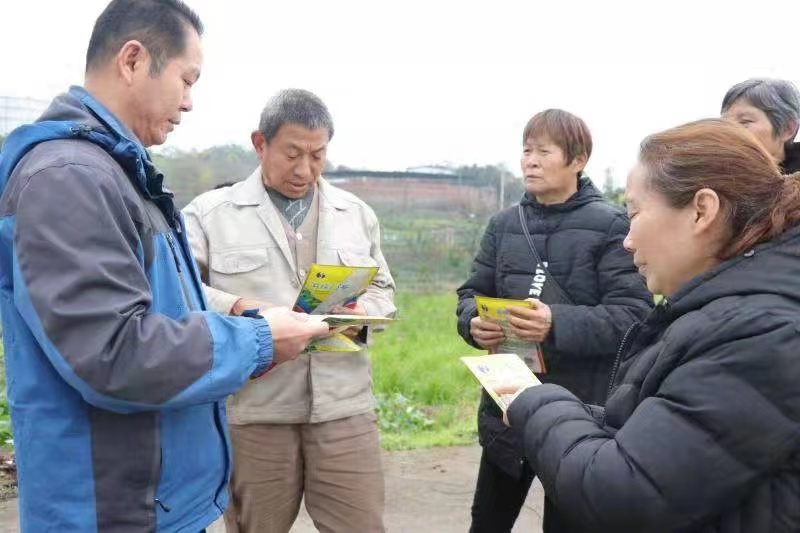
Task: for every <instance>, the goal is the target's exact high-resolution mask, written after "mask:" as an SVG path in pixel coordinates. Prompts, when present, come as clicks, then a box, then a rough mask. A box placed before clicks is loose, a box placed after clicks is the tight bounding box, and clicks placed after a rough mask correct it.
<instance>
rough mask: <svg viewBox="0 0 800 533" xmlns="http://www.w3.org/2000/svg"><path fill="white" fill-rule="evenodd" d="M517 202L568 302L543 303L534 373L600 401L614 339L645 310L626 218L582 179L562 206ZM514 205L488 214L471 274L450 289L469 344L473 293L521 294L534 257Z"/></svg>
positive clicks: (648, 302)
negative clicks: (626, 244) (543, 329)
mask: <svg viewBox="0 0 800 533" xmlns="http://www.w3.org/2000/svg"><path fill="white" fill-rule="evenodd" d="M521 203H522V205H523V207H524V209H525V217H526V219H527V222H528V230H529V231H530V233H531V236H532V237H533V241H534V244H535V246H536V249H537V251H538V252H539V254H540V255H541V256H542V260H543V261H546V262H547V263H548V270H549V271H550V273H551V274H552V275H553V277H554V278H555V279H556V280H557V281H558V283H559V285H561V287H562V288H563V289H564V290H565V291H566V292H567V294H568V295H569V296H570V298H571V299H572V301H573V302H574V303H575V305H565V304H553V305H551V306H550V307H551V310H552V313H553V325H552V329H551V331H550V334H549V335H548V337H547V339H546V340H545V342H544V343H543V346H542V347H543V351H544V357H545V363H546V366H547V369H548V372H547V374H543V375H541V376H540V378H541V379H542V381H545V382H553V383H558V384H560V385H563V386H565V387H567V388H568V389H569V390H571V391H572V392H574V393H575V394H576V395H578V397H579V398H582V399H584V400H585V401H587V402H592V403H602V401H603V400H604V399H605V396H606V392H607V388H608V377H609V372H610V370H611V365H612V363H613V361H614V356H615V355H616V351H617V347H618V346H619V343H620V340H622V336H623V335H624V333H625V331H626V330H627V329H628V327H629V326H630V325H631V324H632V323H633V322H635V321H637V320H640V319H642V318H644V317H645V316H646V314H647V313H648V312H649V310H650V308H651V307H652V296H651V295H650V293H649V292H648V291H647V288H646V287H645V283H644V279H643V278H642V276H641V275H640V274H639V273H638V272H637V271H636V268H635V267H634V265H633V258H632V256H631V254H629V253H628V252H626V251H625V250H624V249H623V247H622V240H623V239H624V238H625V235H626V234H627V232H628V218H627V216H626V215H625V213H624V212H623V211H622V209H620V208H618V207H616V206H613V205H611V204H609V203H607V202H605V201H604V200H603V197H602V196H601V195H600V192H599V191H598V190H597V189H596V188H595V187H594V186H593V185H592V182H591V181H590V180H589V178H587V177H582V178H581V180H580V182H579V188H578V192H576V193H575V194H574V195H573V196H572V197H570V198H569V199H568V200H567V201H566V202H564V203H562V204H556V205H542V204H539V203H538V202H537V201H536V200H535V199H534V198H531V197H529V196H528V195H527V194H526V195H525V196H524V197H523V199H522V202H521ZM517 209H518V208H517V206H516V205H515V206H512V207H510V208H508V209H506V210H504V211H501V212H499V213H497V214H496V215H494V216H493V217H492V218H491V220H490V221H489V225H488V226H487V228H486V232H485V234H484V236H483V240H482V241H481V246H480V250H479V252H478V254H477V256H476V257H475V261H474V262H473V264H472V273H471V275H470V277H469V279H468V280H467V281H466V282H465V283H464V284H463V285H462V286H461V287H460V288H459V289H458V299H459V300H458V310H457V313H458V332H459V334H460V335H461V336H462V337H463V338H464V340H466V341H467V342H468V343H470V344H472V345H473V346H476V347H477V345H476V344H475V343H474V341H473V340H472V337H471V336H470V334H469V323H470V320H471V319H472V318H473V317H475V316H476V315H477V310H476V307H475V300H474V299H473V296H475V295H476V294H477V295H484V296H495V297H498V298H517V299H525V298H528V297H529V296H528V291H529V289H530V286H531V282H532V280H533V275H534V268H535V266H536V261H535V259H534V258H533V254H532V253H531V250H530V248H529V246H528V243H527V242H526V239H525V235H524V234H523V233H522V228H521V227H520V222H519V216H518V211H517ZM544 303H546V304H550V302H547V301H545V302H544Z"/></svg>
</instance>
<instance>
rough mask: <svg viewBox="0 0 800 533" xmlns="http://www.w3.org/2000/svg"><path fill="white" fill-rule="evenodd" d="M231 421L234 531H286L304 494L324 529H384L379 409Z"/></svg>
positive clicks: (229, 518) (362, 532)
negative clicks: (290, 420) (318, 418)
mask: <svg viewBox="0 0 800 533" xmlns="http://www.w3.org/2000/svg"><path fill="white" fill-rule="evenodd" d="M230 429H231V440H232V442H233V476H232V478H231V503H230V506H229V507H228V510H227V511H226V512H225V528H226V530H227V532H228V533H287V532H288V531H289V530H290V529H291V527H292V524H293V523H294V521H295V519H296V518H297V513H298V512H299V510H300V501H301V499H302V498H303V496H305V504H306V509H307V510H308V514H309V515H310V516H311V519H312V520H313V521H314V525H315V526H316V527H317V529H318V530H319V531H320V532H322V533H348V532H356V533H372V532H377V533H383V531H384V527H383V507H384V484H383V468H382V465H381V450H380V443H379V439H378V425H377V421H376V417H375V414H374V413H367V414H363V415H357V416H353V417H349V418H343V419H341V420H333V421H330V422H321V423H317V424H249V425H242V426H233V425H232V426H231V428H230Z"/></svg>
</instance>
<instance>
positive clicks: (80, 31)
mask: <svg viewBox="0 0 800 533" xmlns="http://www.w3.org/2000/svg"><path fill="white" fill-rule="evenodd" d="M187 3H188V4H189V5H190V6H192V7H193V8H194V9H195V10H196V11H197V12H198V13H199V14H200V16H201V18H202V19H203V21H204V23H205V26H206V34H205V38H204V50H205V64H204V67H203V73H202V77H201V80H200V82H199V83H198V84H197V86H196V89H195V93H194V97H195V98H194V101H195V110H194V111H193V112H192V113H189V114H188V115H186V116H185V117H184V120H183V122H182V124H181V126H180V127H179V129H178V130H177V131H176V132H174V133H173V134H172V136H171V137H170V139H169V141H168V143H167V145H166V146H175V147H179V148H197V149H202V148H206V147H208V146H211V145H215V144H225V143H237V144H242V145H248V146H249V133H250V131H251V130H252V129H254V128H255V127H256V126H257V123H258V115H259V113H260V111H261V108H262V107H263V105H264V103H265V102H266V101H267V99H268V98H269V97H270V96H271V95H272V94H273V93H274V92H275V91H277V90H279V89H281V88H285V87H302V88H306V89H309V90H311V91H314V92H315V93H317V94H318V95H319V96H320V97H321V98H322V99H323V100H324V101H325V102H326V103H327V104H328V106H329V108H330V110H331V112H332V114H333V118H334V123H335V126H336V135H335V137H334V139H333V141H332V143H331V145H330V149H329V158H330V160H331V161H332V162H334V163H335V164H345V165H348V166H350V167H357V168H367V169H376V170H394V169H404V168H406V167H410V166H419V165H427V164H438V163H450V164H456V165H457V164H472V163H475V164H488V163H504V164H506V165H507V166H508V167H509V168H510V169H511V170H512V171H513V172H514V173H515V174H517V175H519V173H520V171H519V165H518V160H519V159H518V158H519V153H520V150H521V133H522V129H523V127H524V125H525V123H526V121H527V120H528V118H530V116H531V115H533V114H534V113H536V112H537V111H540V110H542V109H545V108H548V107H560V108H563V109H566V110H568V111H571V112H573V113H575V114H577V115H579V116H581V117H582V118H583V119H584V120H586V122H587V123H588V125H589V128H590V129H591V130H592V134H593V137H594V142H595V149H594V153H593V155H592V158H591V160H590V162H589V167H588V170H589V172H590V174H591V175H592V176H593V177H594V178H595V180H596V181H597V182H598V183H602V176H603V172H604V169H605V168H607V167H612V168H613V169H614V170H615V174H616V175H617V176H618V178H619V179H620V180H622V179H623V178H624V175H625V174H626V173H627V171H628V170H629V167H630V165H631V164H632V163H633V161H634V159H635V156H636V149H637V146H638V143H639V141H640V140H641V139H642V137H643V136H645V135H647V134H649V133H653V132H655V131H658V130H660V129H664V128H667V127H670V126H673V125H677V124H679V123H681V122H686V121H688V120H692V119H696V118H701V117H706V116H716V115H717V114H718V112H719V104H720V101H721V99H722V96H723V95H724V93H725V91H726V90H727V89H728V87H729V86H730V85H732V84H733V83H736V82H738V81H741V80H743V79H745V78H748V77H752V76H771V77H783V78H787V79H790V80H792V81H794V82H795V83H799V82H800V53H798V42H799V39H798V34H797V31H798V30H797V26H798V22H800V1H798V0H780V1H778V0H761V1H759V2H746V3H743V2H742V3H739V2H735V1H733V2H732V1H730V0H728V1H716V0H693V1H683V0H678V1H648V0H640V1H639V2H636V3H634V2H628V1H625V2H622V1H618V2H615V1H604V2H601V1H583V0H574V1H570V0H561V1H558V0H551V1H548V2H538V1H534V0H527V1H520V2H516V1H513V2H512V1H506V2H504V1H502V0H496V1H494V2H487V1H481V2H470V1H469V0H457V1H456V0H452V1H451V0H422V1H418V0H404V1H402V2H396V1H395V2H380V1H377V2H376V1H370V2H366V1H365V2H355V1H349V0H336V1H331V0H326V1H317V0H306V1H303V2H298V1H283V2H274V1H249V0H247V1H246V0H226V1H219V0H189V1H188V2H187ZM3 4H4V5H3V8H2V18H0V66H2V69H0V72H1V73H2V74H0V95H10V96H29V97H35V98H41V99H48V100H49V99H50V98H52V97H53V96H54V95H56V94H57V93H59V92H61V91H63V90H64V89H65V88H67V87H68V86H69V85H70V84H76V83H77V84H80V83H81V82H82V79H83V68H84V55H85V49H86V45H87V43H88V40H89V35H90V33H91V28H92V26H93V24H94V21H95V19H96V18H97V16H98V15H99V13H100V12H101V11H102V9H103V7H104V6H105V5H106V1H105V0H80V1H77V2H64V1H62V0H26V1H24V2H22V1H13V2H12V1H6V2H4V3H3Z"/></svg>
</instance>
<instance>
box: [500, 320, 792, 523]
mask: <svg viewBox="0 0 800 533" xmlns="http://www.w3.org/2000/svg"><path fill="white" fill-rule="evenodd" d="M723 328H724V329H725V330H727V331H726V336H725V337H724V338H722V340H719V339H720V338H721V337H720V336H718V334H717V333H714V334H711V333H710V332H711V331H715V332H716V331H718V330H720V329H723ZM797 328H798V324H797V323H794V322H790V321H788V320H783V321H782V322H776V320H774V317H763V316H762V317H758V316H748V317H746V319H742V320H739V321H737V320H735V319H733V320H730V321H728V323H724V324H719V323H716V322H715V323H713V324H712V323H709V324H708V325H707V327H705V328H704V329H703V332H704V337H711V336H715V337H716V339H717V341H716V342H713V343H712V342H708V341H706V340H704V339H702V338H700V337H698V338H695V339H693V340H692V341H691V344H688V346H689V348H688V353H685V354H684V353H680V354H677V352H676V354H677V355H678V357H677V359H675V360H677V361H680V364H678V366H676V367H675V368H674V369H673V370H672V371H671V372H669V373H668V374H667V375H666V376H665V377H664V378H663V381H662V382H661V383H660V386H659V387H658V388H657V392H656V393H655V394H653V395H651V396H649V397H647V398H645V399H643V400H642V401H641V402H640V403H639V404H638V405H637V407H636V408H635V410H634V411H633V413H632V414H631V416H630V417H629V418H628V419H627V420H626V421H625V422H624V424H623V425H622V427H621V428H619V430H618V431H616V432H615V433H614V432H612V431H611V430H610V429H609V428H605V427H603V426H602V425H601V423H600V422H599V421H598V420H597V419H596V418H595V417H594V416H592V413H591V410H590V409H589V408H587V406H585V405H584V404H583V403H581V402H580V401H579V400H578V398H577V397H575V396H574V395H573V394H572V393H570V392H569V391H567V390H566V389H564V388H562V387H559V386H557V385H551V384H546V385H541V386H538V387H534V388H531V389H528V390H527V391H525V392H523V393H522V394H521V395H520V396H519V397H518V398H517V399H516V400H515V401H514V402H513V403H512V404H511V406H510V407H509V410H508V418H509V420H510V422H511V425H512V427H514V428H517V429H518V430H519V431H521V432H522V433H523V441H524V448H525V454H526V456H527V457H528V460H529V461H530V463H531V465H532V467H533V469H534V470H535V471H536V472H537V475H538V476H539V478H540V479H541V481H542V484H543V485H544V488H545V491H546V493H547V494H548V496H549V497H551V498H552V499H553V500H554V501H555V502H556V504H557V506H558V507H559V509H561V510H562V511H563V513H564V514H565V515H568V516H570V517H572V518H573V519H575V520H576V521H579V522H581V523H582V524H583V525H584V526H585V527H587V528H588V529H589V530H591V531H596V532H603V531H648V532H662V531H663V532H667V531H669V532H674V531H684V530H696V529H697V527H698V524H701V523H703V522H704V521H707V520H709V519H712V518H713V517H715V516H718V515H719V514H720V513H722V512H723V511H724V510H725V509H729V508H730V506H731V505H736V502H739V501H741V500H742V498H743V497H745V496H746V495H747V494H748V493H750V492H751V491H752V490H753V489H754V488H755V487H756V486H758V484H760V483H763V482H764V480H765V478H768V477H769V476H770V475H773V474H774V472H776V471H777V470H779V469H780V468H781V467H782V465H786V464H787V462H788V461H789V459H790V457H791V455H792V454H793V453H797V450H798V447H799V446H800V431H798V424H797V407H798V402H797V399H796V398H797V383H798V382H800V367H798V365H797V361H796V353H797V351H798V348H800V342H799V341H798V340H797V339H798V337H797ZM665 346H669V344H665ZM681 351H683V349H682V350H681ZM612 403H613V397H612V399H611V400H610V402H609V408H610V407H611V404H612Z"/></svg>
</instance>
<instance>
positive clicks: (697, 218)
mask: <svg viewBox="0 0 800 533" xmlns="http://www.w3.org/2000/svg"><path fill="white" fill-rule="evenodd" d="M691 206H692V211H693V213H692V214H693V216H694V224H693V226H694V233H695V234H701V233H706V232H708V231H710V230H712V229H715V228H716V227H717V225H718V224H719V222H720V220H721V218H722V204H721V202H720V199H719V195H717V193H716V191H714V190H712V189H700V190H699V191H697V192H696V193H694V199H693V200H692V204H691Z"/></svg>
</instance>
